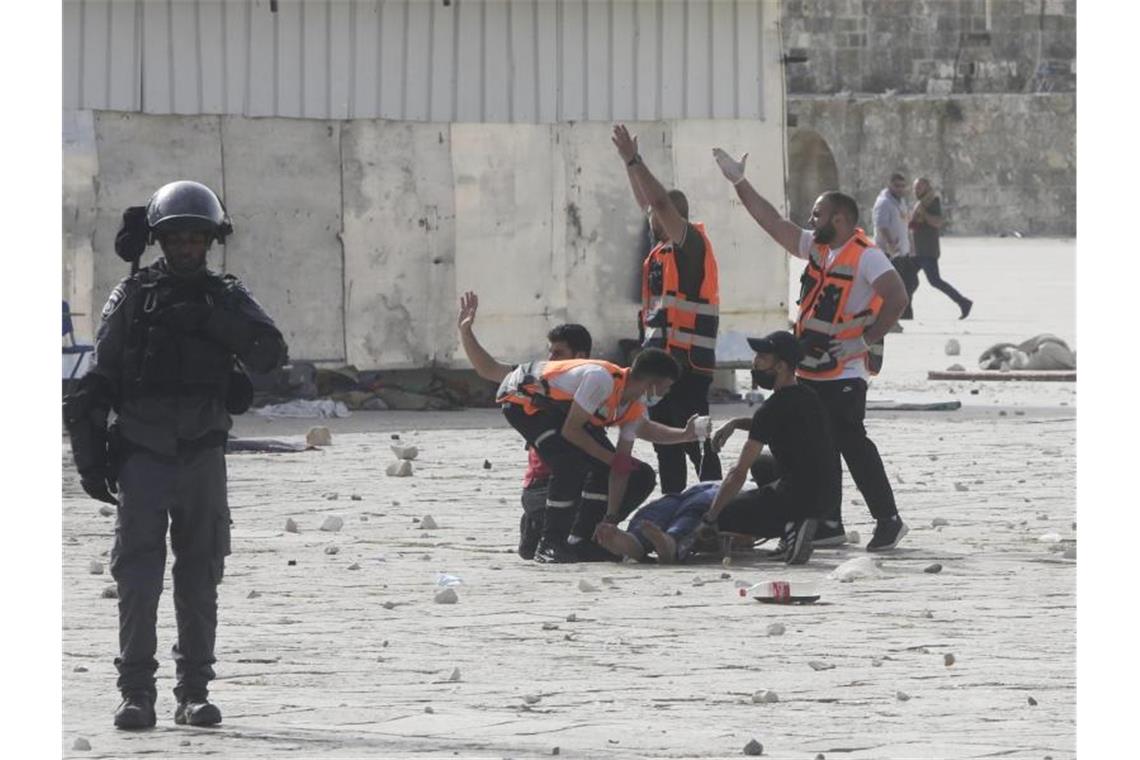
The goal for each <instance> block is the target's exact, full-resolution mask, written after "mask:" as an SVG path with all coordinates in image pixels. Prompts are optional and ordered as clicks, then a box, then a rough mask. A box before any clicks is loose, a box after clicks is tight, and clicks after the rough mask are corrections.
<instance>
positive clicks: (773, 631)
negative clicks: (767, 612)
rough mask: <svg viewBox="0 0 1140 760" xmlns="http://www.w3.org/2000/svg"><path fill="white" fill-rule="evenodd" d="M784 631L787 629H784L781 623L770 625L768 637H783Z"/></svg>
mask: <svg viewBox="0 0 1140 760" xmlns="http://www.w3.org/2000/svg"><path fill="white" fill-rule="evenodd" d="M785 631H787V628H785V627H784V624H783V623H772V624H771V625H769V626H768V635H769V636H783V635H784V632H785Z"/></svg>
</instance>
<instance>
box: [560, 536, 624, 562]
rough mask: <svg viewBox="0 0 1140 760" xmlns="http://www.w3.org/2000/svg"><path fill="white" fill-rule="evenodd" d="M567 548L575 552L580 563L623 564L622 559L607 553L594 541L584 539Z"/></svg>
mask: <svg viewBox="0 0 1140 760" xmlns="http://www.w3.org/2000/svg"><path fill="white" fill-rule="evenodd" d="M567 546H569V547H570V549H571V550H572V551H573V552H574V556H575V557H577V561H578V562H621V557H619V556H617V555H616V554H612V553H610V552H608V551H606V550H605V549H604V548H602V547H601V546H598V545H597V544H596V543H594V542H593V541H592V540H586V539H583V540H581V541H578V542H577V543H573V544H567Z"/></svg>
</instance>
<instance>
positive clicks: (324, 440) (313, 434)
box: [305, 427, 332, 446]
mask: <svg viewBox="0 0 1140 760" xmlns="http://www.w3.org/2000/svg"><path fill="white" fill-rule="evenodd" d="M305 445H307V446H331V445H332V433H331V432H330V431H329V429H328V428H327V427H311V428H309V432H307V433H305Z"/></svg>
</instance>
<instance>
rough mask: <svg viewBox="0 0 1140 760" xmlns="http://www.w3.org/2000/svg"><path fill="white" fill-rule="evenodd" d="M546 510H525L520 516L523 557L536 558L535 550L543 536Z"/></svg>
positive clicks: (520, 538)
mask: <svg viewBox="0 0 1140 760" xmlns="http://www.w3.org/2000/svg"><path fill="white" fill-rule="evenodd" d="M545 511H546V510H540V511H538V512H533V513H527V512H523V514H522V517H520V518H519V556H520V557H522V558H523V559H534V550H535V549H536V548H537V547H538V539H539V538H540V537H541V536H542V515H543V512H545Z"/></svg>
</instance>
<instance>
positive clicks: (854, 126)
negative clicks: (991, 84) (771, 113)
mask: <svg viewBox="0 0 1140 760" xmlns="http://www.w3.org/2000/svg"><path fill="white" fill-rule="evenodd" d="M788 116H789V123H790V124H793V125H794V128H792V129H790V131H789V144H790V145H796V144H802V143H805V142H808V141H805V140H804V138H805V137H810V138H811V142H814V143H816V144H818V143H819V141H818V140H816V139H815V137H816V135H818V137H820V138H822V141H823V142H825V143H826V146H827V148H823V149H816V150H815V151H813V152H812V157H811V160H810V161H808V160H806V159H801V160H800V166H797V165H796V163H797V162H796V157H795V155H794V154H793V153H792V151H789V154H790V158H791V159H792V160H791V163H790V165H789V168H788V183H789V192H788V197H789V198H790V199H791V200H792V216H793V218H794V219H796V221H797V222H800V223H804V222H806V218H805V217H804V211H803V203H802V201H800V202H799V203H798V206H799V207H798V208H797V201H796V199H797V198H812V197H814V194H815V193H817V192H819V191H820V190H823V189H827V188H826V187H824V186H823V185H825V184H827V179H826V177H821V174H820V170H819V169H818V164H819V163H820V162H821V159H820V156H819V153H820V150H823V151H824V152H826V150H827V149H830V152H831V155H832V157H833V159H834V162H835V168H836V172H835V174H836V175H837V177H838V186H839V188H841V189H843V190H844V191H846V192H849V193H852V194H853V195H854V196H855V198H856V200H857V201H858V202H859V208H860V213H861V217H862V223H863V224H864V225H867V226H868V231H870V230H869V227H870V224H871V222H870V212H871V207H872V205H873V204H874V201H875V197H876V195H878V193H879V191H880V190H881V189H882V188H883V187H884V186H885V185H886V182H887V178H888V177H889V176H890V174H891V172H893V171H896V170H897V171H901V172H902V173H903V174H905V175H906V176H907V177H908V178H911V179H913V178H914V177H916V176H919V175H924V176H927V177H929V178H930V179H931V180H932V182H933V183H934V185H935V187H936V188H937V189H938V190H939V192H940V193H941V194H942V198H943V205H944V206H945V208H946V213H947V216H948V222H949V224H948V226H947V228H946V232H947V234H963V235H991V234H1003V233H1008V232H1013V231H1017V232H1020V233H1022V234H1029V235H1051V236H1053V235H1060V236H1071V235H1074V234H1075V232H1076V96H1075V94H1072V93H1059V94H1047V95H1012V94H1009V95H963V96H951V97H944V98H935V97H930V96H918V95H915V96H895V97H876V96H851V97H842V98H840V97H809V96H800V97H792V98H790V99H789V102H788ZM823 158H824V160H826V156H824V157H823ZM824 174H826V172H825V173H824ZM797 183H807V184H809V185H811V184H812V183H815V184H814V185H812V186H810V187H807V188H797Z"/></svg>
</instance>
